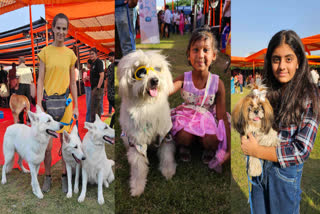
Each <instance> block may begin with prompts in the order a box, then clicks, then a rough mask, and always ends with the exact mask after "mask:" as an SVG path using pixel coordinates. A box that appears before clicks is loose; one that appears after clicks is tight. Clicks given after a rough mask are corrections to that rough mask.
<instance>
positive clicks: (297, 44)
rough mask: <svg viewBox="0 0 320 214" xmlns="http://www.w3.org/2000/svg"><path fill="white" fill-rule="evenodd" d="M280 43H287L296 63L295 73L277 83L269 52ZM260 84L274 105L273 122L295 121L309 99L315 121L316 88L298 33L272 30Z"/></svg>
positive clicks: (287, 122) (296, 121)
mask: <svg viewBox="0 0 320 214" xmlns="http://www.w3.org/2000/svg"><path fill="white" fill-rule="evenodd" d="M282 44H287V45H289V46H290V48H291V49H292V50H293V52H294V53H295V55H296V56H297V59H298V64H299V67H298V69H297V70H296V73H295V75H294V76H293V78H292V79H291V81H289V82H288V83H286V84H281V83H280V82H278V80H277V79H276V78H275V77H274V75H273V71H272V61H271V58H272V53H273V52H274V49H275V48H277V47H278V46H280V45H282ZM263 76H264V80H263V82H264V84H265V85H266V86H267V87H268V90H269V91H268V95H267V96H268V99H269V101H270V103H271V105H272V107H273V109H274V113H275V119H276V120H275V124H274V127H275V128H277V127H278V125H279V123H281V124H282V126H289V125H290V124H296V125H299V124H300V122H301V119H302V118H301V115H302V113H304V112H305V110H306V102H307V101H309V100H311V102H312V109H313V114H314V115H316V117H317V121H319V92H318V88H317V86H316V84H314V83H313V82H312V77H311V73H310V69H309V65H308V61H307V58H306V55H305V50H304V45H303V44H302V42H301V39H300V38H299V36H298V35H297V34H296V33H295V32H294V31H292V30H282V31H280V32H278V33H277V34H275V35H274V36H273V37H272V39H271V40H270V42H269V45H268V50H267V54H266V57H265V63H264V75H263Z"/></svg>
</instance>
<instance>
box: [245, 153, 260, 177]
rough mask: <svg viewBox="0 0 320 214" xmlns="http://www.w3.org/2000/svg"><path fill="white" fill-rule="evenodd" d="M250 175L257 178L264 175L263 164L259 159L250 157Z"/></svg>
mask: <svg viewBox="0 0 320 214" xmlns="http://www.w3.org/2000/svg"><path fill="white" fill-rule="evenodd" d="M248 167H249V168H248V174H249V175H250V176H253V177H256V176H259V175H261V173H262V166H261V162H260V160H259V159H258V158H255V157H252V156H250V157H249V166H248Z"/></svg>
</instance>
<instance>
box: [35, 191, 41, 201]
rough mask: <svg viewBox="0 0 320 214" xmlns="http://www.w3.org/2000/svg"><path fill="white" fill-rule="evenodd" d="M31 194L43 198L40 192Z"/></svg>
mask: <svg viewBox="0 0 320 214" xmlns="http://www.w3.org/2000/svg"><path fill="white" fill-rule="evenodd" d="M33 194H35V196H37V197H38V198H39V199H43V194H42V192H41V191H40V192H34V193H33Z"/></svg>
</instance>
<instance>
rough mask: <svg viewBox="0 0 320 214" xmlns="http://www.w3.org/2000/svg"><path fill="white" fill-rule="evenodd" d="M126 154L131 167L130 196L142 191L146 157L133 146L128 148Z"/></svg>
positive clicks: (146, 162) (144, 179) (145, 178)
mask: <svg viewBox="0 0 320 214" xmlns="http://www.w3.org/2000/svg"><path fill="white" fill-rule="evenodd" d="M127 156H128V161H129V163H130V168H131V170H130V171H131V178H130V188H131V196H139V195H141V194H142V193H143V191H144V187H145V185H146V182H147V175H148V159H147V158H146V157H144V156H142V155H141V154H140V153H139V152H138V151H137V150H136V148H134V147H130V148H129V149H128V152H127Z"/></svg>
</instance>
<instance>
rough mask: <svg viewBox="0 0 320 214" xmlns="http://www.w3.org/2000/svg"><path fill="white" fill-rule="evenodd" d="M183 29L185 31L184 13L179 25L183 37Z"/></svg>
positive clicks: (181, 15)
mask: <svg viewBox="0 0 320 214" xmlns="http://www.w3.org/2000/svg"><path fill="white" fill-rule="evenodd" d="M183 29H184V17H183V13H181V14H180V23H179V31H180V33H181V35H183Z"/></svg>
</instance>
